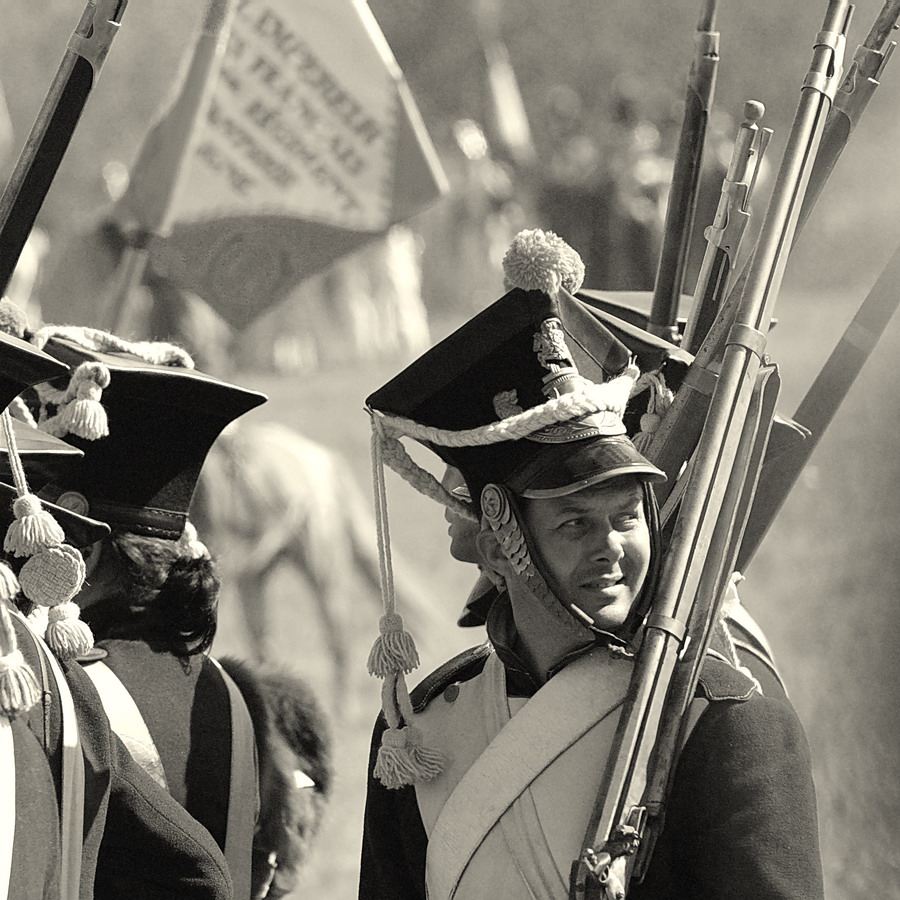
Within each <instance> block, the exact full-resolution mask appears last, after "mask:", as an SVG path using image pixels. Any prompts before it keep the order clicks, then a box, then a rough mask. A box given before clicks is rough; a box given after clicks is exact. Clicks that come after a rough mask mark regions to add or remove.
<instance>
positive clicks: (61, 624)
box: [44, 600, 94, 659]
mask: <svg viewBox="0 0 900 900" xmlns="http://www.w3.org/2000/svg"><path fill="white" fill-rule="evenodd" d="M80 616H81V610H80V609H79V608H78V604H77V603H73V602H72V601H71V600H66V601H64V602H63V603H58V604H57V605H56V606H51V607H50V612H49V613H48V615H47V631H46V632H45V634H44V640H45V641H46V642H47V644H48V645H49V647H50V649H51V650H52V651H53V652H54V653H55V654H56V656H57V657H59V658H60V659H72V658H74V657H76V656H82V655H83V654H85V653H87V652H88V650H90V649H91V647H93V646H94V636H93V634H91V629H90V628H88V626H87V625H86V624H85V623H84V622H82V621H81V618H80Z"/></svg>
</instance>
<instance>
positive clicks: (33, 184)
mask: <svg viewBox="0 0 900 900" xmlns="http://www.w3.org/2000/svg"><path fill="white" fill-rule="evenodd" d="M126 3H127V0H89V2H88V4H87V6H86V7H85V8H84V12H83V13H82V14H81V19H80V20H79V22H78V25H77V26H76V28H75V31H74V32H73V33H72V36H71V38H69V44H68V47H67V48H66V51H65V53H64V54H63V58H62V61H61V62H60V64H59V68H58V69H57V71H56V75H55V76H54V79H53V82H52V83H51V85H50V90H49V91H48V92H47V95H46V97H45V98H44V103H43V105H42V106H41V109H40V111H39V112H38V116H37V119H36V120H35V122H34V125H33V126H32V129H31V132H30V133H29V135H28V138H27V139H26V141H25V145H24V147H23V148H22V152H21V153H20V154H19V158H18V160H17V161H16V165H15V168H14V169H13V171H12V174H11V175H10V178H9V182H8V183H7V185H6V188H5V190H4V191H3V195H2V197H0V296H2V295H3V293H4V292H5V291H6V288H7V287H8V285H9V280H10V278H12V273H13V270H14V269H15V267H16V264H17V263H18V261H19V256H20V255H21V253H22V248H23V247H24V246H25V241H26V240H28V235H29V233H30V232H31V229H32V227H33V225H34V220H35V219H36V218H37V214H38V212H39V211H40V209H41V206H42V205H43V202H44V198H45V197H46V196H47V191H49V190H50V185H51V184H52V183H53V179H54V177H55V176H56V172H57V170H58V169H59V166H60V163H61V162H62V160H63V156H64V155H65V153H66V150H67V149H68V147H69V142H70V141H71V139H72V134H73V133H74V131H75V126H76V125H77V124H78V120H79V118H80V117H81V112H82V110H83V109H84V105H85V103H87V99H88V96H89V94H90V92H91V90H92V89H93V87H94V85H95V84H96V81H97V78H98V76H99V75H100V69H101V68H102V67H103V63H104V61H105V60H106V55H107V53H109V49H110V46H111V44H112V41H113V38H114V37H115V36H116V34H117V32H118V29H119V24H120V23H121V20H122V15H123V13H124V12H125V5H126Z"/></svg>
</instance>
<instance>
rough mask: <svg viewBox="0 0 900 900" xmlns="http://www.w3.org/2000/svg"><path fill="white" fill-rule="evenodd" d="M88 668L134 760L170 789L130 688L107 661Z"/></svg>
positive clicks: (115, 730) (107, 710)
mask: <svg viewBox="0 0 900 900" xmlns="http://www.w3.org/2000/svg"><path fill="white" fill-rule="evenodd" d="M84 671H85V672H86V673H87V674H88V676H89V677H90V679H91V681H93V682H94V687H95V688H97V693H98V694H99V695H100V700H101V701H102V703H103V709H104V710H105V711H106V717H107V718H108V719H109V724H110V727H111V728H112V730H113V731H114V732H115V733H116V734H117V735H118V736H119V737H120V738H121V740H122V743H123V744H124V745H125V747H126V748H127V749H128V752H129V753H130V754H131V755H132V756H133V757H134V761H135V762H136V763H137V764H138V765H139V766H140V767H141V768H142V769H143V770H144V771H145V772H146V773H147V774H148V775H149V776H150V777H151V778H152V779H153V780H154V781H155V782H156V783H157V784H158V785H159V786H160V787H161V788H163V790H165V791H168V790H169V783H168V781H167V780H166V773H165V770H164V769H163V764H162V759H160V756H159V750H157V749H156V744H155V743H154V742H153V736H152V735H151V734H150V729H149V728H148V727H147V723H146V722H145V721H144V717H143V715H141V711H140V709H138V705H137V703H135V702H134V697H132V696H131V694H130V693H129V691H128V688H127V687H125V685H124V684H123V683H122V681H121V679H120V678H119V676H118V675H116V673H115V672H113V670H112V669H111V668H110V667H109V666H108V665H106V663H104V662H101V661H99V660H98V661H97V662H92V663H89V664H88V665H86V666H85V667H84Z"/></svg>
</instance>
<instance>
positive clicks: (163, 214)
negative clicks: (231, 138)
mask: <svg viewBox="0 0 900 900" xmlns="http://www.w3.org/2000/svg"><path fill="white" fill-rule="evenodd" d="M236 7H237V3H236V0H206V5H205V9H204V12H203V18H202V20H201V24H200V33H199V35H198V37H197V40H196V42H195V44H194V47H193V49H192V51H191V57H190V62H189V64H188V66H187V70H186V73H185V76H184V80H183V82H182V84H181V87H180V90H179V92H178V94H177V96H176V97H175V100H174V101H173V103H172V104H171V106H170V107H169V108H168V109H167V110H166V111H165V113H164V114H163V115H162V116H161V117H160V118H159V119H158V120H157V121H156V123H155V124H154V125H153V126H152V127H151V129H150V131H149V132H148V133H147V136H146V137H145V138H144V141H143V143H142V144H141V148H140V151H139V152H138V156H137V159H136V160H135V162H134V165H133V166H132V167H131V173H132V176H131V179H130V181H129V184H128V188H127V189H126V190H125V193H124V194H123V195H122V196H121V197H120V198H119V200H118V201H117V202H116V205H115V208H114V210H113V211H112V214H111V218H112V219H113V220H115V221H116V222H117V223H118V224H119V227H120V228H121V229H122V231H123V233H124V234H126V235H127V236H128V238H129V242H128V244H127V246H126V248H125V250H124V252H123V254H122V258H121V259H120V260H119V264H118V267H117V271H116V275H115V278H114V279H113V282H112V287H111V290H110V292H109V293H108V294H107V296H106V297H105V298H104V301H103V303H102V307H101V310H100V313H99V316H98V319H99V321H100V324H101V326H102V327H104V328H107V329H109V330H110V331H113V332H116V331H118V330H120V328H121V327H122V325H123V321H124V317H125V313H126V310H127V304H128V299H129V296H130V295H131V294H132V292H133V291H134V290H135V288H137V287H139V285H140V283H141V281H142V280H143V277H144V273H145V271H146V268H147V264H148V261H149V249H148V246H147V243H148V240H149V239H150V238H151V237H165V236H167V235H168V234H169V232H170V231H171V228H172V213H173V209H174V204H175V200H176V199H177V196H178V191H179V189H180V187H181V184H182V182H183V180H184V173H185V171H186V169H187V166H188V163H189V162H190V159H191V154H192V151H193V149H194V147H195V145H196V139H197V134H198V132H199V130H200V127H201V126H202V124H203V120H204V117H205V113H206V110H207V108H208V107H209V102H210V98H211V97H212V92H213V90H214V88H215V84H216V79H217V77H218V74H219V70H220V68H221V65H222V60H223V58H224V56H225V49H226V46H227V44H228V36H229V34H230V32H231V25H232V23H233V21H234V15H235V10H236Z"/></svg>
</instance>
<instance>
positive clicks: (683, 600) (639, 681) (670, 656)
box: [570, 0, 849, 897]
mask: <svg viewBox="0 0 900 900" xmlns="http://www.w3.org/2000/svg"><path fill="white" fill-rule="evenodd" d="M848 6H849V4H848V2H847V0H829V4H828V11H827V13H826V16H825V23H824V25H823V28H822V31H820V32H819V36H818V38H817V42H816V46H815V47H814V49H813V59H812V63H811V65H810V68H809V71H808V73H807V76H806V78H805V80H804V82H803V89H802V91H801V96H800V104H799V106H798V109H797V114H796V116H795V117H794V124H793V126H792V129H791V134H790V137H789V139H788V145H787V148H786V149H785V153H784V157H783V159H782V164H781V167H780V168H779V172H778V177H777V178H776V182H775V187H774V190H773V193H772V197H771V199H770V201H769V206H768V209H767V211H766V216H765V221H764V223H763V227H762V231H761V234H760V238H759V241H758V242H757V249H756V252H755V253H754V256H753V260H752V262H751V264H750V272H749V274H748V278H747V287H746V290H745V292H744V295H743V297H742V300H741V303H740V307H739V310H738V317H737V324H736V326H735V328H733V329H732V331H731V334H730V337H729V339H728V342H727V346H726V350H725V356H724V359H723V362H722V370H721V373H720V375H719V378H718V381H717V384H716V388H715V391H714V394H713V400H712V403H711V404H710V408H709V413H708V415H707V417H706V422H705V425H704V427H703V432H702V434H701V436H700V442H699V445H698V447H697V453H696V454H695V457H694V461H693V465H692V467H691V476H690V480H689V481H688V484H687V486H686V488H685V494H684V497H683V498H682V501H681V506H680V510H679V514H678V521H677V522H676V525H675V538H674V539H673V540H672V543H671V544H670V546H669V549H668V550H667V552H666V555H665V558H664V560H663V569H662V574H661V578H660V584H659V591H658V593H657V595H656V597H654V601H653V606H652V610H651V613H650V616H649V618H648V620H647V625H646V629H645V634H644V638H643V642H642V645H641V649H640V651H639V653H638V655H637V660H636V664H635V671H634V674H633V676H632V679H631V683H630V686H629V691H628V696H627V698H626V703H625V705H624V707H623V713H622V717H621V719H620V721H619V726H618V728H617V730H616V736H615V739H614V741H613V747H612V751H611V756H610V761H609V764H608V766H607V770H606V772H605V773H604V778H603V787H604V791H603V793H602V794H601V796H600V797H598V803H597V805H596V807H595V809H594V812H593V814H592V816H591V820H590V823H589V827H588V831H587V834H586V837H585V842H584V844H583V850H582V856H581V860H580V865H579V863H577V862H576V865H575V866H573V870H572V879H571V882H570V896H571V897H583V896H585V891H586V890H587V886H588V883H589V882H590V871H591V870H590V867H589V863H588V860H590V858H591V857H592V855H593V854H596V853H597V852H599V851H604V849H605V848H606V847H607V846H612V845H613V844H614V842H616V841H617V840H620V838H621V834H622V831H623V826H624V824H625V823H626V822H628V821H629V820H631V819H632V818H633V815H634V813H635V811H636V810H639V809H640V808H641V807H640V804H641V801H642V799H643V796H644V789H645V787H646V780H647V777H648V768H649V765H650V760H651V757H652V754H653V752H654V749H655V745H656V739H657V735H658V732H659V728H660V722H661V720H662V716H663V714H664V710H665V711H666V712H667V710H666V707H665V703H666V695H667V694H668V688H669V685H670V683H671V680H672V674H673V670H674V667H675V665H676V663H677V661H678V656H679V652H680V650H681V648H682V645H683V640H684V637H685V632H690V631H694V632H695V633H696V632H697V629H700V631H701V632H702V629H703V628H704V627H705V625H706V623H705V622H698V621H697V619H696V617H695V616H694V615H693V610H694V608H695V604H696V600H697V597H698V591H699V587H700V584H701V582H702V580H703V578H704V576H708V574H709V572H710V567H715V568H716V569H718V567H719V566H720V565H721V560H716V559H713V558H711V557H709V556H708V553H707V551H708V550H709V548H710V545H711V544H712V543H713V540H714V537H715V533H716V530H717V529H720V528H721V525H720V522H722V521H726V520H727V519H728V517H729V516H730V513H729V511H728V510H727V509H725V507H724V502H725V499H726V494H730V495H731V496H732V497H733V496H734V495H735V494H736V493H738V492H736V491H735V490H734V488H733V482H732V475H733V472H734V470H735V463H736V460H737V459H738V457H739V453H740V448H741V446H742V444H743V441H744V432H745V426H746V423H747V420H748V415H749V413H750V409H751V404H752V402H753V395H754V391H755V389H756V385H757V376H758V374H759V371H760V367H761V364H762V352H763V349H764V346H765V332H766V330H767V325H768V319H769V318H770V317H771V313H772V307H773V304H774V302H775V299H776V297H777V294H778V291H779V289H780V285H781V279H782V275H783V272H784V259H785V257H786V256H787V254H788V251H789V249H790V243H791V236H792V232H793V230H794V228H795V227H796V222H797V212H798V211H799V205H800V201H801V200H802V196H803V190H804V188H805V186H806V183H807V180H808V177H809V169H810V167H811V165H812V160H813V158H814V156H815V151H816V148H817V144H818V142H819V140H820V139H821V136H822V128H823V126H824V123H825V115H826V114H827V110H828V107H829V106H830V103H831V98H832V96H833V92H834V90H835V89H836V87H837V85H836V79H837V77H838V76H839V71H840V59H841V52H842V50H843V34H844V32H845V30H846V27H847V23H848V19H849V15H848ZM679 712H680V711H679ZM621 757H624V758H621ZM598 842H599V846H598Z"/></svg>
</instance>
